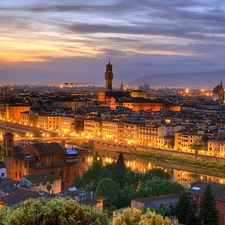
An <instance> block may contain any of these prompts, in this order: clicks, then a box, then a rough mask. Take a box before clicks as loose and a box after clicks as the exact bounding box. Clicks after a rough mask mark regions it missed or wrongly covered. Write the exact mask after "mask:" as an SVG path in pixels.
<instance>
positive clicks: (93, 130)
mask: <svg viewBox="0 0 225 225" xmlns="http://www.w3.org/2000/svg"><path fill="white" fill-rule="evenodd" d="M84 136H85V137H94V138H102V122H101V121H98V120H96V119H85V120H84Z"/></svg>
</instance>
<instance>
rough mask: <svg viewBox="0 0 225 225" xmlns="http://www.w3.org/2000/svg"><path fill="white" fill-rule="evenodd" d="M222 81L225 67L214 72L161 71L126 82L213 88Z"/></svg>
mask: <svg viewBox="0 0 225 225" xmlns="http://www.w3.org/2000/svg"><path fill="white" fill-rule="evenodd" d="M221 79H222V81H223V83H224V84H225V69H224V70H218V71H214V72H201V73H163V74H156V75H148V76H143V77H140V78H137V79H135V80H132V81H131V82H129V83H128V84H129V85H131V86H133V85H136V86H139V85H143V84H145V83H147V84H149V85H150V86H151V87H156V86H162V87H188V88H189V87H209V88H214V87H215V86H216V85H218V84H219V83H220V81H221Z"/></svg>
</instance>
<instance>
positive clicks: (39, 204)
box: [0, 197, 100, 225]
mask: <svg viewBox="0 0 225 225" xmlns="http://www.w3.org/2000/svg"><path fill="white" fill-rule="evenodd" d="M92 214H93V212H92V211H91V210H87V209H85V208H83V207H82V206H80V205H79V204H78V203H77V201H75V200H73V199H65V198H61V197H56V198H54V199H52V200H50V199H29V200H26V201H25V202H23V203H21V204H19V205H17V206H16V207H15V208H14V209H12V210H6V209H4V210H0V218H1V221H0V224H1V225H3V224H4V225H20V224H23V225H53V224H58V225H89V224H91V225H100V222H99V219H98V218H97V217H96V216H93V215H92Z"/></svg>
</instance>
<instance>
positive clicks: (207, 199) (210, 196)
mask: <svg viewBox="0 0 225 225" xmlns="http://www.w3.org/2000/svg"><path fill="white" fill-rule="evenodd" d="M198 218H199V221H200V222H201V223H203V224H204V225H212V224H213V225H218V224H219V212H218V210H217V208H216V199H215V195H214V193H213V190H212V189H211V186H210V184H207V185H206V187H205V191H204V193H203V196H202V199H201V202H200V213H199V217H198Z"/></svg>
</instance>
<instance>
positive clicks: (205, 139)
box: [201, 134, 209, 147]
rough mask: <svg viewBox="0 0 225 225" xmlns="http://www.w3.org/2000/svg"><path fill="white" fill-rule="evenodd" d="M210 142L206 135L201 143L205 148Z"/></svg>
mask: <svg viewBox="0 0 225 225" xmlns="http://www.w3.org/2000/svg"><path fill="white" fill-rule="evenodd" d="M208 140H209V138H208V136H207V135H206V134H205V135H203V136H202V139H201V142H202V143H204V145H205V147H206V145H207V142H208Z"/></svg>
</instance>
